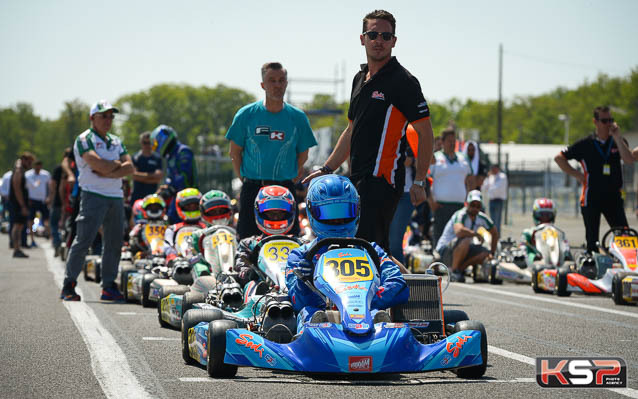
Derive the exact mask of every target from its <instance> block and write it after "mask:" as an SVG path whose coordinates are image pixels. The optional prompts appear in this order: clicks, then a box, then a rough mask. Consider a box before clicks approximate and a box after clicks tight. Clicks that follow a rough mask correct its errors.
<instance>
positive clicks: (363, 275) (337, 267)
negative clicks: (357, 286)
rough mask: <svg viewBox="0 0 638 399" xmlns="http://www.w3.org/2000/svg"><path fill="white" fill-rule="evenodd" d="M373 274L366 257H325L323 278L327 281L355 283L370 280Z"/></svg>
mask: <svg viewBox="0 0 638 399" xmlns="http://www.w3.org/2000/svg"><path fill="white" fill-rule="evenodd" d="M373 276H374V274H373V273H372V268H371V267H370V262H369V261H368V259H367V258H366V257H363V256H353V257H344V258H326V260H325V262H324V265H323V278H324V280H326V282H327V283H329V284H330V283H332V284H334V283H355V282H358V281H370V280H372V278H373Z"/></svg>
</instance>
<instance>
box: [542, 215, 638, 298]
mask: <svg viewBox="0 0 638 399" xmlns="http://www.w3.org/2000/svg"><path fill="white" fill-rule="evenodd" d="M602 243H603V244H602V249H603V252H604V253H605V254H606V255H604V254H598V253H596V254H586V253H584V254H582V255H581V256H580V257H578V259H577V261H576V265H566V266H563V267H560V268H558V269H557V270H555V271H554V273H553V274H552V275H550V276H552V277H554V281H551V277H548V276H544V279H545V280H546V281H547V280H550V283H549V284H548V286H553V287H554V292H555V293H556V294H557V295H558V296H569V295H571V294H572V293H573V292H577V293H583V294H590V295H595V294H610V293H612V292H613V281H614V278H615V279H616V284H618V283H619V282H621V281H622V279H623V277H625V276H627V275H629V274H634V273H636V264H635V263H636V262H635V256H636V249H635V248H631V246H633V245H636V244H638V233H637V232H636V230H634V229H630V228H624V227H614V228H611V229H610V230H609V231H607V232H606V233H605V235H604V236H603V241H602ZM636 246H637V247H638V245H636ZM612 256H613V257H614V258H616V260H618V261H620V263H614V259H612ZM632 256H633V260H631V261H629V262H628V259H631V257H632ZM619 273H623V274H622V275H618V274H619ZM539 281H540V279H539ZM552 283H553V284H552Z"/></svg>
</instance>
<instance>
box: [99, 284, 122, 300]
mask: <svg viewBox="0 0 638 399" xmlns="http://www.w3.org/2000/svg"><path fill="white" fill-rule="evenodd" d="M100 299H101V300H103V301H123V300H124V295H122V293H121V292H120V290H118V289H117V288H116V287H115V286H111V287H108V288H103V289H102V296H101V297H100Z"/></svg>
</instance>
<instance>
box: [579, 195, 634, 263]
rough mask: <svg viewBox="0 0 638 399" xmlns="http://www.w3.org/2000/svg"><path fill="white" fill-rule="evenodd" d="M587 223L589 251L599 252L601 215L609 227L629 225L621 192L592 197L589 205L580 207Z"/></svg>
mask: <svg viewBox="0 0 638 399" xmlns="http://www.w3.org/2000/svg"><path fill="white" fill-rule="evenodd" d="M580 212H581V213H582V214H583V222H584V223H585V238H586V239H587V252H598V245H597V242H598V239H599V236H600V215H601V214H603V215H604V216H605V219H606V220H607V223H608V224H609V227H620V226H628V225H629V224H628V223H627V216H626V215H625V204H624V201H623V200H622V197H621V196H620V193H617V194H613V193H608V195H606V196H605V197H603V198H597V199H590V200H589V201H587V206H583V207H581V208H580Z"/></svg>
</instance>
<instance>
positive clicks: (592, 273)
mask: <svg viewBox="0 0 638 399" xmlns="http://www.w3.org/2000/svg"><path fill="white" fill-rule="evenodd" d="M578 274H581V275H583V276H585V277H587V278H588V279H590V280H593V279H595V278H596V277H597V276H598V267H596V260H595V259H594V257H593V256H591V255H589V254H587V255H586V256H583V257H582V258H581V259H580V265H579V266H578Z"/></svg>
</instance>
